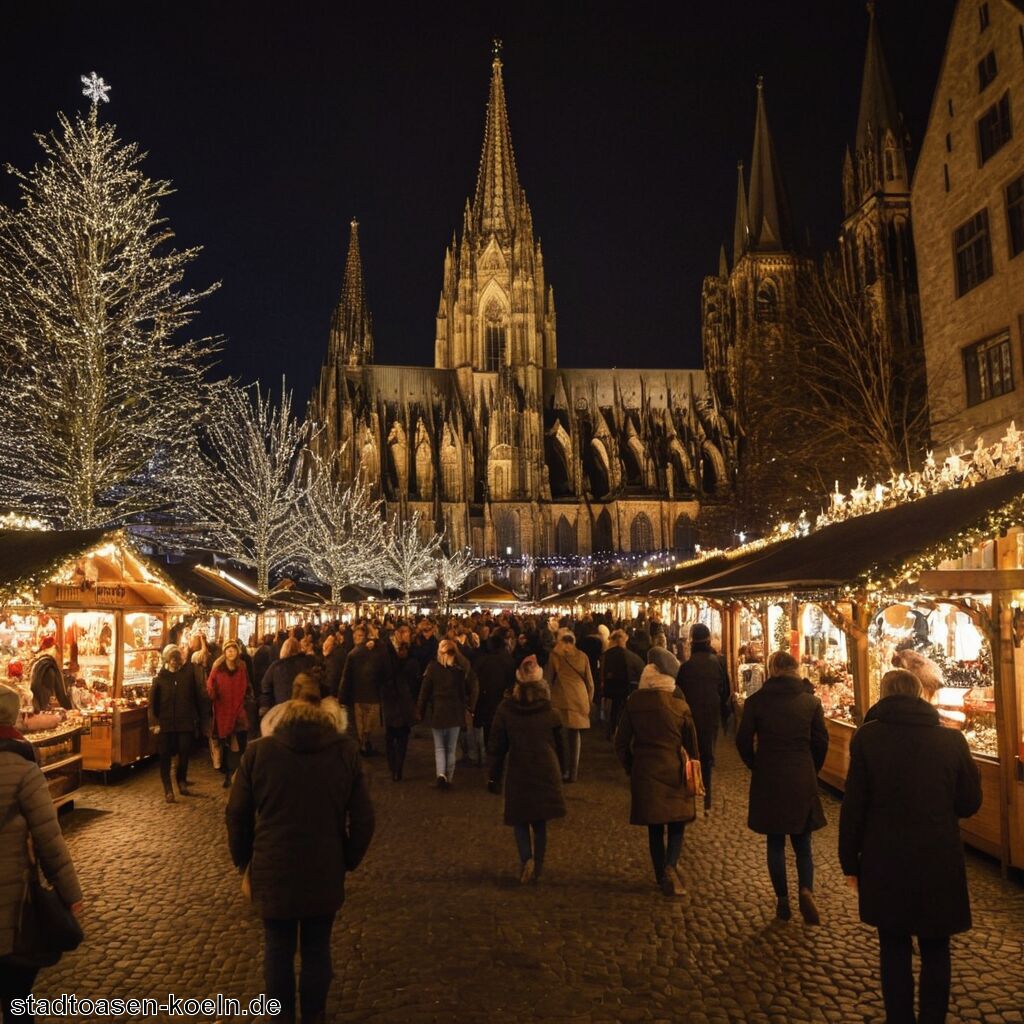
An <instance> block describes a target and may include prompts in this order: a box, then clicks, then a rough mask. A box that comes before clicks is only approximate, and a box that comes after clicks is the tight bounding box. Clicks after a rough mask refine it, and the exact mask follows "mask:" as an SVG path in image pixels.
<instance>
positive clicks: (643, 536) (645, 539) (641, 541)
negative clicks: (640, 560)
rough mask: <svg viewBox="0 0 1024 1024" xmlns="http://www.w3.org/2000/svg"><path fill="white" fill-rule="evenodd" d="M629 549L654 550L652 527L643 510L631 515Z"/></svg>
mask: <svg viewBox="0 0 1024 1024" xmlns="http://www.w3.org/2000/svg"><path fill="white" fill-rule="evenodd" d="M629 550H630V551H653V550H654V527H653V526H651V521H650V519H648V518H647V514H646V513H645V512H638V513H637V514H636V515H635V516H633V522H632V523H630V526H629Z"/></svg>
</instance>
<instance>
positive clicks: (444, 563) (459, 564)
mask: <svg viewBox="0 0 1024 1024" xmlns="http://www.w3.org/2000/svg"><path fill="white" fill-rule="evenodd" d="M476 566H477V562H476V559H475V558H473V552H472V551H471V550H470V549H469V548H461V549H459V550H458V551H453V552H452V554H450V555H446V554H444V552H441V553H440V554H439V555H438V556H437V558H436V560H435V562H434V578H435V579H436V581H437V598H438V601H439V603H440V604H441V605H442V607H444V608H447V607H448V603H449V601H450V600H451V595H452V594H453V593H455V591H457V590H458V589H459V587H461V586H462V584H463V583H465V581H466V577H467V576H469V574H470V573H471V572H472V571H473V570H474V569H475V568H476Z"/></svg>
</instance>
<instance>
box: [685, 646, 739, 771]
mask: <svg viewBox="0 0 1024 1024" xmlns="http://www.w3.org/2000/svg"><path fill="white" fill-rule="evenodd" d="M676 685H677V686H678V687H679V689H680V690H682V693H683V696H684V697H685V698H686V703H687V704H689V705H690V710H691V712H692V713H693V721H694V724H695V725H696V726H697V742H698V743H699V744H700V752H701V756H702V757H705V758H707V757H710V758H711V760H712V763H714V756H715V741H716V740H717V739H718V727H719V725H720V724H721V722H722V720H723V719H724V718H725V717H726V716H727V714H728V713H729V709H730V698H731V696H732V693H731V691H730V689H729V674H728V673H727V672H726V670H725V662H724V661H722V659H721V658H720V657H719V656H718V655H717V654H715V653H714V652H713V651H694V652H693V654H691V655H690V657H689V658H688V659H687V660H686V661H685V662H683V665H682V667H681V668H680V669H679V675H677V676H676Z"/></svg>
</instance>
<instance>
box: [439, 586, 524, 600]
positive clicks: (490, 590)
mask: <svg viewBox="0 0 1024 1024" xmlns="http://www.w3.org/2000/svg"><path fill="white" fill-rule="evenodd" d="M452 603H453V604H521V603H522V602H521V599H520V598H519V597H517V596H516V595H515V594H514V593H512V591H511V590H506V589H505V588H504V587H499V586H498V584H497V583H481V584H480V585H479V586H476V587H473V589H472V590H467V591H466V592H465V593H464V594H460V595H459V596H458V597H456V598H455V599H454V600H453V602H452Z"/></svg>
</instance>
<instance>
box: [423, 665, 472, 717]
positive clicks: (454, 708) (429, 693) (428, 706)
mask: <svg viewBox="0 0 1024 1024" xmlns="http://www.w3.org/2000/svg"><path fill="white" fill-rule="evenodd" d="M478 695H479V690H478V688H477V681H476V675H475V674H474V672H473V670H472V669H466V668H464V667H463V666H462V665H460V664H459V663H458V662H456V663H455V664H454V665H452V666H450V667H448V666H445V665H442V664H441V663H440V662H439V661H432V662H431V663H430V664H429V665H428V666H427V670H426V672H424V673H423V682H422V683H421V684H420V697H419V702H418V705H417V706H418V708H419V713H420V715H421V716H423V715H426V714H429V715H430V725H431V728H433V729H453V728H455V727H456V726H458V727H459V728H463V727H464V726H465V724H466V713H467V712H472V711H473V709H474V708H475V707H476V700H477V696H478Z"/></svg>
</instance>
